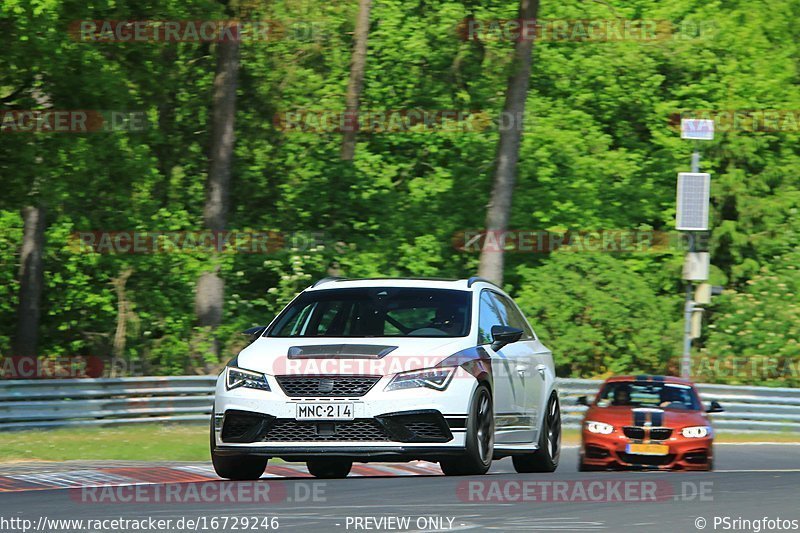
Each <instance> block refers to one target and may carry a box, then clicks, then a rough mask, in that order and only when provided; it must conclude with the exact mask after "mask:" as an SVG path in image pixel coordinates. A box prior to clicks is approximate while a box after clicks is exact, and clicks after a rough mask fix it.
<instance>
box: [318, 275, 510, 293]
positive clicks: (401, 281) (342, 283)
mask: <svg viewBox="0 0 800 533" xmlns="http://www.w3.org/2000/svg"><path fill="white" fill-rule="evenodd" d="M356 287H419V288H429V289H452V290H463V291H474V290H479V289H482V288H485V287H492V288H493V289H495V290H500V289H499V288H498V287H496V286H495V285H493V284H492V283H490V282H488V281H486V280H482V279H478V278H470V279H469V280H467V279H432V278H370V279H344V278H326V279H323V280H320V281H318V282H317V283H315V284H314V285H313V286H311V287H309V288H308V289H306V290H307V291H318V290H326V289H347V288H356ZM501 292H502V291H501Z"/></svg>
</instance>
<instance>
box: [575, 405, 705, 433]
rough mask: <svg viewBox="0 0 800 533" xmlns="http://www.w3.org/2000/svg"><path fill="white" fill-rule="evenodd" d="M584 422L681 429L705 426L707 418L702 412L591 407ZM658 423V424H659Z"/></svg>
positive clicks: (649, 408)
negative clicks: (648, 423) (646, 424)
mask: <svg viewBox="0 0 800 533" xmlns="http://www.w3.org/2000/svg"><path fill="white" fill-rule="evenodd" d="M584 420H591V421H593V422H605V423H606V424H611V425H612V426H616V427H621V426H636V425H640V426H641V425H645V423H647V422H650V424H651V425H653V426H662V427H670V428H682V427H687V426H707V425H709V421H708V416H707V415H706V414H705V413H704V412H703V411H685V410H682V409H658V408H651V407H626V406H608V407H600V406H597V405H593V406H591V407H590V408H589V410H588V411H586V417H585V418H584ZM659 422H660V423H659Z"/></svg>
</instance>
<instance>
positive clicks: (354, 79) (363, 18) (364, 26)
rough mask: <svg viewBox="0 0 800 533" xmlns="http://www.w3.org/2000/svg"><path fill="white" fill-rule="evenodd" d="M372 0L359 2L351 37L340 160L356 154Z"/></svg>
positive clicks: (348, 158) (349, 159)
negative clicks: (351, 49) (350, 55)
mask: <svg viewBox="0 0 800 533" xmlns="http://www.w3.org/2000/svg"><path fill="white" fill-rule="evenodd" d="M371 8H372V0H359V2H358V18H357V19H356V30H355V34H354V35H353V39H354V41H355V42H354V44H353V56H352V59H351V61H350V81H349V82H348V84H347V101H346V104H345V113H346V116H347V117H348V118H347V120H346V121H345V128H344V137H343V139H342V156H341V157H342V160H343V161H352V160H353V156H354V155H355V152H356V135H357V134H358V110H359V102H360V101H361V90H362V89H363V87H364V67H365V65H366V63H367V38H368V37H369V11H370V9H371Z"/></svg>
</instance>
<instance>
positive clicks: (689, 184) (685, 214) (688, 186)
mask: <svg viewBox="0 0 800 533" xmlns="http://www.w3.org/2000/svg"><path fill="white" fill-rule="evenodd" d="M710 192H711V175H710V174H706V173H694V172H681V173H679V174H678V201H677V207H678V208H677V211H676V213H675V228H676V229H678V230H680V231H705V230H707V229H708V199H709V196H710Z"/></svg>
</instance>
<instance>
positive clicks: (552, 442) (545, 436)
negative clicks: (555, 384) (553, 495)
mask: <svg viewBox="0 0 800 533" xmlns="http://www.w3.org/2000/svg"><path fill="white" fill-rule="evenodd" d="M560 455H561V407H560V406H559V404H558V396H557V395H556V393H553V395H552V396H551V397H550V401H549V402H547V413H546V414H545V416H544V420H543V421H542V428H541V430H540V431H539V449H538V450H536V451H535V452H533V453H526V454H524V455H515V456H513V457H512V459H511V460H512V461H513V463H514V470H516V471H517V472H519V473H520V474H529V473H531V472H555V470H556V468H558V459H559V457H560Z"/></svg>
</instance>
